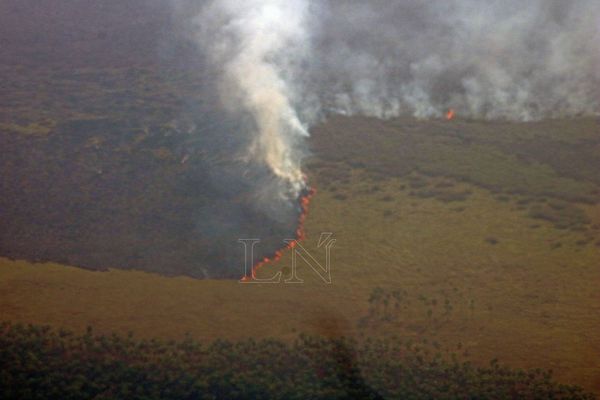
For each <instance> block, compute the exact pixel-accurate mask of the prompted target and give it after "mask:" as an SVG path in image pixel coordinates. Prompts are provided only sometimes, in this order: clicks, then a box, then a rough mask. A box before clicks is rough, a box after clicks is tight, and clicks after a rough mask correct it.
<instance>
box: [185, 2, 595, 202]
mask: <svg viewBox="0 0 600 400" xmlns="http://www.w3.org/2000/svg"><path fill="white" fill-rule="evenodd" d="M176 5H177V9H178V10H179V13H178V15H180V16H181V15H186V16H190V15H192V17H190V20H188V21H187V22H182V26H183V25H185V26H186V27H187V29H188V31H189V32H191V35H192V37H193V39H194V41H195V42H196V43H197V44H198V46H199V47H200V48H201V50H202V52H203V54H204V56H205V58H206V60H207V61H208V63H209V65H210V66H211V68H212V69H213V71H215V72H216V75H217V78H216V79H217V82H218V92H219V93H218V99H219V100H220V102H221V105H222V107H223V108H224V109H225V110H227V112H228V114H229V117H230V118H235V119H238V120H243V121H245V122H246V123H245V124H242V126H244V128H242V129H241V130H240V131H239V132H238V133H239V134H243V135H247V136H248V138H250V145H249V148H248V149H246V150H245V154H243V156H245V157H247V158H249V159H252V160H253V161H254V162H259V163H263V164H264V165H266V166H267V167H268V168H269V169H270V170H271V171H272V172H273V173H274V174H275V175H276V176H278V177H279V178H280V179H281V182H282V183H283V185H282V187H283V188H284V189H283V190H282V191H281V192H282V193H284V194H288V195H289V194H290V193H291V194H293V195H296V194H297V193H298V190H299V189H300V188H301V187H302V186H303V185H304V183H303V178H302V173H301V171H300V161H301V158H302V152H301V150H299V149H300V148H301V146H299V144H301V143H302V138H303V137H304V136H307V129H308V128H309V127H310V126H311V124H313V123H314V122H316V121H318V120H319V119H321V118H323V117H325V116H326V115H327V114H330V113H343V114H364V115H369V116H378V117H382V118H387V117H393V116H398V115H413V116H415V117H418V118H430V117H440V116H442V115H443V114H444V113H445V112H446V111H447V110H448V109H449V108H452V109H454V110H456V112H457V114H458V115H460V116H464V117H471V118H484V119H509V120H519V121H526V120H533V119H540V118H548V117H564V116H571V115H590V114H592V115H596V114H598V111H599V105H600V90H598V88H599V87H600V48H599V46H600V2H598V1H597V0H574V1H562V0H531V1H527V2H522V1H516V0H491V1H486V2H481V1H478V0H447V1H443V2H442V1H435V2H423V1H421V0H396V1H391V0H380V1H368V2H367V1H363V0H344V1H341V0H339V1H338V0H328V1H327V0H321V1H318V0H314V1H310V0H281V1H278V0H262V1H261V0H247V1H244V2H239V1H235V0H213V1H209V2H205V1H201V2H200V1H197V2H195V1H189V0H188V2H187V3H184V2H182V1H179V2H177V3H176ZM194 6H195V7H194Z"/></svg>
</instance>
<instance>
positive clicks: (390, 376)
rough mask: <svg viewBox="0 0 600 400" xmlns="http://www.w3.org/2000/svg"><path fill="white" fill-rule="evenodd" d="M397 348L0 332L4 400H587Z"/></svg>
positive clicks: (525, 374)
mask: <svg viewBox="0 0 600 400" xmlns="http://www.w3.org/2000/svg"><path fill="white" fill-rule="evenodd" d="M420 350H421V349H420V348H419V347H417V346H413V345H411V344H410V343H402V342H400V341H399V340H390V339H388V340H367V341H365V342H362V343H358V342H356V341H353V340H349V339H343V338H336V339H332V338H319V337H311V336H304V335H301V336H299V337H298V338H297V339H296V341H295V342H294V343H284V342H280V341H277V340H273V339H263V340H260V341H255V340H253V339H247V340H243V341H239V342H228V341H223V340H217V341H215V342H212V343H209V344H203V343H199V342H196V341H194V340H191V339H185V340H182V341H178V342H174V341H171V342H162V341H157V340H150V341H148V340H136V339H134V338H133V337H131V336H128V337H122V336H116V335H112V336H103V335H94V334H93V332H92V331H91V329H90V330H88V332H87V333H85V334H83V335H74V334H72V333H69V332H65V331H54V330H51V329H49V328H47V327H39V326H22V325H10V324H3V325H1V326H0V393H2V398H3V399H178V400H180V399H309V398H310V399H369V398H371V399H378V398H386V399H388V398H389V399H422V398H423V399H424V398H428V399H429V398H436V399H457V398H477V399H505V398H511V399H512V398H519V399H533V398H554V399H591V398H593V396H592V395H591V394H587V393H585V392H583V391H582V390H581V389H579V388H577V387H574V386H565V385H560V384H557V383H555V382H554V381H553V380H552V377H551V373H549V372H545V371H540V370H536V371H521V370H512V369H508V368H505V367H502V366H500V365H498V364H497V363H496V362H492V363H491V364H490V365H489V366H488V367H485V368H478V367H475V366H473V365H471V364H469V363H460V362H458V361H456V360H455V361H447V360H444V359H443V358H442V357H441V356H428V355H426V353H424V352H422V351H420Z"/></svg>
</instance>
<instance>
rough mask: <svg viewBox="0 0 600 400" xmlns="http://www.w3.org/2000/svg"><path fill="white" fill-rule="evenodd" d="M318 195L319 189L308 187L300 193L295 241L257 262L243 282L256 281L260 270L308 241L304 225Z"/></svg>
mask: <svg viewBox="0 0 600 400" xmlns="http://www.w3.org/2000/svg"><path fill="white" fill-rule="evenodd" d="M316 193H317V189H315V188H314V187H306V188H305V189H303V190H302V192H301V193H300V196H299V197H298V204H299V206H300V215H299V216H298V225H297V227H296V231H295V232H294V234H295V238H294V240H292V241H290V242H289V243H288V244H287V245H286V246H284V247H282V248H281V249H279V250H277V251H275V253H273V255H272V256H270V257H263V258H262V259H261V260H259V261H258V262H256V263H255V264H254V265H253V266H252V272H251V274H252V275H250V276H244V277H243V278H242V279H241V280H242V281H243V282H246V281H250V280H252V279H255V278H256V272H257V271H258V269H259V268H261V267H262V266H264V265H265V264H269V263H272V262H275V261H279V260H280V259H281V257H282V256H283V252H284V251H285V250H289V249H293V248H294V247H296V244H297V243H298V242H300V241H302V240H304V239H306V232H305V231H304V223H305V221H306V217H307V215H308V208H309V206H310V202H311V200H312V197H313V196H314V195H315V194H316Z"/></svg>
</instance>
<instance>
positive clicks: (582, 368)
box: [0, 117, 600, 392]
mask: <svg viewBox="0 0 600 400" xmlns="http://www.w3.org/2000/svg"><path fill="white" fill-rule="evenodd" d="M597 132H598V122H597V120H594V119H564V120H554V121H544V122H539V123H529V124H511V123H484V122H474V121H467V120H460V119H458V120H453V121H430V122H425V121H417V120H413V119H397V120H390V121H380V120H376V119H368V118H346V117H332V118H330V119H329V121H328V122H326V123H324V124H323V125H321V126H319V127H317V128H316V129H315V130H314V132H313V137H312V138H311V139H310V148H311V154H310V156H309V158H308V162H307V168H306V170H307V173H308V176H309V180H310V183H311V184H312V185H313V186H314V187H316V188H317V190H318V192H317V194H316V195H315V196H314V197H313V199H312V202H311V204H310V209H309V214H308V217H307V219H306V223H305V230H306V235H307V238H306V240H305V241H304V242H303V245H304V247H305V248H306V249H307V250H308V251H309V252H310V253H311V254H313V255H314V256H315V258H316V259H317V260H319V261H320V262H321V263H324V257H325V252H324V249H323V248H322V247H321V248H319V247H318V246H317V242H318V239H319V237H320V234H321V232H332V233H333V235H334V238H335V239H336V244H335V246H334V247H333V249H332V251H331V255H332V256H331V277H332V283H331V284H326V283H324V282H323V281H321V279H320V278H319V277H318V276H317V275H316V274H315V273H314V272H313V271H312V270H311V269H310V267H308V266H307V265H305V264H303V263H302V262H300V263H299V264H298V275H299V277H300V278H303V279H304V280H305V282H304V283H303V284H285V283H278V284H243V283H239V282H237V281H235V280H208V279H207V280H198V279H192V278H187V277H163V276H160V275H157V274H151V273H145V272H139V271H124V270H120V269H110V270H109V271H106V272H94V271H89V270H84V269H79V268H75V267H71V266H64V265H58V264H53V263H30V262H27V261H20V260H9V259H6V258H3V259H1V260H0V312H1V318H0V319H2V320H7V321H13V322H22V323H34V324H48V325H51V326H54V327H60V328H67V329H71V330H75V331H84V330H85V329H86V327H87V326H92V327H93V328H94V330H95V331H97V332H101V333H110V332H117V333H127V332H133V333H134V334H135V335H136V336H138V337H144V338H154V337H157V338H165V339H178V338H182V337H184V336H185V335H186V334H189V335H191V336H193V337H194V338H197V339H200V340H212V339H216V338H229V339H241V338H246V337H255V338H261V337H277V338H282V339H292V338H295V337H296V336H297V335H298V334H299V333H301V332H306V333H317V334H324V335H351V336H355V337H357V338H359V339H360V338H367V337H375V336H399V337H401V338H404V339H411V340H413V341H414V342H425V343H427V345H429V346H432V347H433V348H435V349H436V351H439V352H441V353H444V354H447V355H448V356H449V357H453V356H455V357H459V358H463V359H466V360H471V361H473V362H475V363H481V364H487V363H488V362H489V361H490V360H491V359H494V358H497V359H499V360H500V362H501V363H505V364H507V365H509V366H511V367H516V368H530V367H531V368H538V367H539V368H544V369H552V370H553V371H554V373H555V377H556V378H557V379H558V380H559V381H562V382H568V383H573V384H578V385H581V386H583V387H585V388H587V389H591V390H594V391H596V392H600V336H599V335H598V334H597V332H598V331H599V329H600V292H599V291H598V287H599V284H600V235H599V232H600V205H599V204H598V202H597V198H598V183H599V182H598V179H599V178H598V175H597V174H596V172H597V171H598V168H599V167H600V166H599V163H598V160H600V157H598V155H599V150H600V147H599V143H600V137H599V136H598V133H597ZM15 134H19V133H15ZM173 162H174V163H177V162H178V160H174V161H173ZM32 229H33V228H32ZM236 245H237V244H232V249H235V250H236V251H237V250H239V249H237V247H235V246H236ZM232 251H233V250H232ZM239 263H240V275H241V272H242V271H243V259H240V261H239ZM290 263H291V254H290V252H289V251H286V253H285V254H284V257H283V258H282V259H281V260H280V261H278V262H276V263H272V264H268V265H266V266H264V267H263V268H261V269H260V271H259V276H261V277H270V276H272V275H273V274H275V273H276V272H277V271H283V272H284V274H287V273H289V267H290ZM114 267H115V268H120V267H123V266H120V265H115V266H114Z"/></svg>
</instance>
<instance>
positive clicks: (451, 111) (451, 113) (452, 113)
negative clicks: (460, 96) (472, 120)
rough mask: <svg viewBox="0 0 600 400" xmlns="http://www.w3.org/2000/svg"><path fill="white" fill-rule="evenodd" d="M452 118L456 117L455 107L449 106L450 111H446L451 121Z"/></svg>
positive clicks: (447, 117)
mask: <svg viewBox="0 0 600 400" xmlns="http://www.w3.org/2000/svg"><path fill="white" fill-rule="evenodd" d="M452 118H454V109H452V108H449V109H448V112H447V113H446V119H447V120H448V121H450V120H451V119H452Z"/></svg>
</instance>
